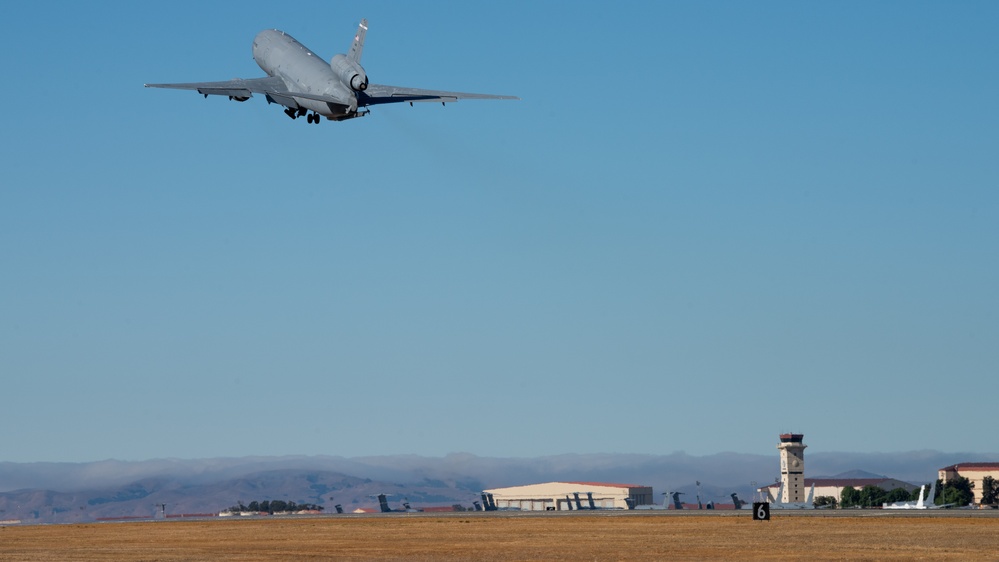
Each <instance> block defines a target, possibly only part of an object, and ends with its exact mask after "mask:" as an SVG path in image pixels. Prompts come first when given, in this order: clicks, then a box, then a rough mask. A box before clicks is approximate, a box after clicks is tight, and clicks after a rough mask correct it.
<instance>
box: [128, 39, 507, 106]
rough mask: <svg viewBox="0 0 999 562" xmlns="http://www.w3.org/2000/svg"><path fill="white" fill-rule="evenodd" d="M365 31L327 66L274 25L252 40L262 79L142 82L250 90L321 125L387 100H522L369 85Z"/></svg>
mask: <svg viewBox="0 0 999 562" xmlns="http://www.w3.org/2000/svg"><path fill="white" fill-rule="evenodd" d="M367 31H368V20H366V19H362V20H361V24H360V26H358V28H357V34H356V35H354V41H353V43H352V44H351V46H350V50H349V51H347V53H346V54H338V55H336V56H334V57H333V58H332V59H330V62H329V64H327V63H326V62H325V61H324V60H323V59H322V58H321V57H319V56H318V55H316V54H315V53H313V52H312V51H311V50H309V49H308V48H306V47H305V46H304V45H302V44H301V43H299V42H298V41H296V40H295V39H294V38H293V37H292V36H291V35H288V34H287V33H285V32H283V31H279V30H277V29H266V30H264V31H261V32H260V33H258V34H257V36H256V38H255V39H254V40H253V60H255V61H256V62H257V64H258V65H259V66H260V68H261V69H263V71H264V72H265V73H267V76H266V77H263V78H249V79H243V78H236V79H233V80H226V81H221V82H191V83H182V84H146V85H145V86H146V87H147V88H173V89H178V90H195V91H197V92H198V93H199V94H202V95H204V96H205V97H206V98H207V97H208V96H209V95H217V96H227V97H228V98H229V99H230V100H236V101H246V100H248V99H250V98H251V97H253V94H262V95H263V96H264V97H265V98H266V99H267V103H276V104H280V105H283V106H285V107H286V109H285V110H284V112H285V114H287V115H288V117H291V118H292V119H296V118H298V117H302V116H303V115H308V116H307V119H306V120H307V121H308V122H309V123H319V121H320V120H321V118H322V117H326V119H328V120H330V121H343V120H345V119H353V118H355V117H362V116H364V115H367V114H368V112H369V110H367V109H365V108H367V107H368V106H372V105H380V104H385V103H399V102H409V103H410V105H412V104H413V102H418V101H419V102H426V101H439V102H441V103H447V102H454V101H458V100H460V99H497V100H515V99H520V98H517V97H515V96H497V95H492V94H468V93H462V92H444V91H438V90H420V89H416V88H401V87H397V86H384V85H380V84H370V83H368V74H367V72H365V70H364V68H363V67H362V66H361V51H362V50H363V49H364V36H365V34H366V33H367ZM310 111H311V112H312V113H309V112H310Z"/></svg>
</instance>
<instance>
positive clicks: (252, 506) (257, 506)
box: [243, 500, 260, 511]
mask: <svg viewBox="0 0 999 562" xmlns="http://www.w3.org/2000/svg"><path fill="white" fill-rule="evenodd" d="M243 511H260V504H259V503H257V500H253V501H252V502H250V505H248V506H247V507H246V509H244V510H243Z"/></svg>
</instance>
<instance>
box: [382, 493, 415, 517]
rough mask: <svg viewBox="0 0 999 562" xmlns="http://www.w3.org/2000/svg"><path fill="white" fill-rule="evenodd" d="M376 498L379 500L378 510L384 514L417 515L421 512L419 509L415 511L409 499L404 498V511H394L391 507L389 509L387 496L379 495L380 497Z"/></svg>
mask: <svg viewBox="0 0 999 562" xmlns="http://www.w3.org/2000/svg"><path fill="white" fill-rule="evenodd" d="M376 497H377V498H378V508H379V509H380V510H381V512H382V513H397V512H402V513H417V512H419V511H420V510H418V509H413V508H412V507H410V505H409V498H402V509H392V508H391V507H389V504H388V496H387V495H385V494H378V496H376Z"/></svg>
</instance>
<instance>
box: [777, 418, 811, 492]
mask: <svg viewBox="0 0 999 562" xmlns="http://www.w3.org/2000/svg"><path fill="white" fill-rule="evenodd" d="M804 439H805V436H804V435H802V434H800V433H782V434H781V435H780V442H779V443H777V449H778V450H779V451H780V480H781V482H783V483H784V494H783V496H784V497H783V498H781V501H783V502H785V503H787V502H803V501H805V496H806V495H807V494H808V492H806V491H805V485H804V481H805V447H807V446H808V445H805V444H804V443H803V440H804Z"/></svg>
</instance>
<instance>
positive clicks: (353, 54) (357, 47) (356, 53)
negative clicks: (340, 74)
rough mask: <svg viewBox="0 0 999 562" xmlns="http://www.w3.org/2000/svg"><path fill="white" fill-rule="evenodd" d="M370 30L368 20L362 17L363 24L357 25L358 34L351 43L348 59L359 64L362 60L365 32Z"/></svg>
mask: <svg viewBox="0 0 999 562" xmlns="http://www.w3.org/2000/svg"><path fill="white" fill-rule="evenodd" d="M367 32H368V20H367V19H362V20H361V24H360V25H358V26H357V35H355V36H354V42H353V43H351V45H350V50H349V51H347V59H348V60H352V61H354V62H356V63H358V64H360V62H361V51H363V50H364V34H365V33H367Z"/></svg>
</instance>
